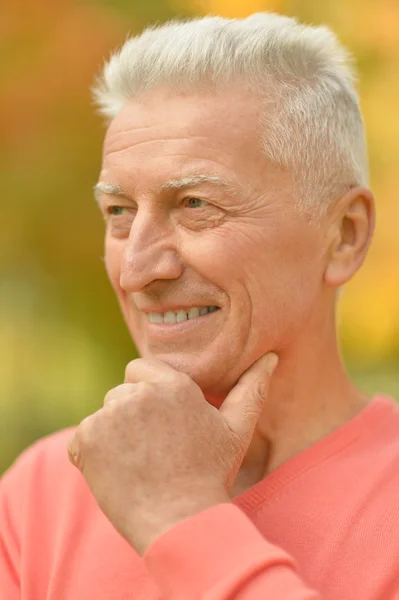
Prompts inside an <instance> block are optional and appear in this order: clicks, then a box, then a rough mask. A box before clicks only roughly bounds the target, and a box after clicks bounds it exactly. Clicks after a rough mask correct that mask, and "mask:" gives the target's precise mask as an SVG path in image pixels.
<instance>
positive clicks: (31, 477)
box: [0, 428, 84, 520]
mask: <svg viewBox="0 0 399 600" xmlns="http://www.w3.org/2000/svg"><path fill="white" fill-rule="evenodd" d="M73 431H74V428H68V429H64V430H62V431H59V432H57V433H54V434H52V435H49V436H47V437H45V438H42V439H40V440H38V441H37V442H35V443H34V444H32V446H30V447H29V448H27V449H26V450H25V451H24V452H22V454H20V456H19V457H18V458H17V459H16V461H15V462H14V464H13V465H11V467H10V468H9V469H8V470H7V471H6V473H5V474H4V475H3V477H2V478H1V480H0V511H2V510H3V511H4V510H5V509H7V510H8V512H9V513H10V514H11V515H12V514H13V515H14V516H15V518H16V519H18V520H19V519H20V518H21V516H22V515H23V514H26V512H27V511H29V510H30V509H31V508H32V507H33V506H40V507H41V509H42V510H43V509H45V507H46V506H48V505H51V504H52V503H54V501H56V500H57V498H60V497H62V496H63V495H65V494H66V495H69V494H70V493H71V491H72V490H74V491H75V493H76V491H77V490H79V489H82V488H83V485H82V484H83V481H84V480H83V477H82V475H81V473H80V472H79V471H78V470H77V469H76V468H75V467H73V465H71V463H70V462H69V460H68V453H67V443H68V439H69V437H70V436H71V435H72V433H73Z"/></svg>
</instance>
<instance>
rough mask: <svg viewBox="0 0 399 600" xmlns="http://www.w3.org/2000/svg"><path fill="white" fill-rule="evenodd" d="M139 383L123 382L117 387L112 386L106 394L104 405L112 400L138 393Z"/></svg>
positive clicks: (124, 398)
mask: <svg viewBox="0 0 399 600" xmlns="http://www.w3.org/2000/svg"><path fill="white" fill-rule="evenodd" d="M136 389H137V384H135V383H121V384H120V385H117V386H116V387H114V388H112V390H109V392H107V393H106V394H105V398H104V406H105V405H106V404H108V402H111V400H127V399H129V398H132V397H133V396H134V394H135V393H136Z"/></svg>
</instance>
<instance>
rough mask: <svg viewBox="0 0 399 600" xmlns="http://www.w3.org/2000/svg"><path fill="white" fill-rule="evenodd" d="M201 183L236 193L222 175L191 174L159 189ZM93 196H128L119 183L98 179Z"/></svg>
mask: <svg viewBox="0 0 399 600" xmlns="http://www.w3.org/2000/svg"><path fill="white" fill-rule="evenodd" d="M201 183H212V184H216V185H219V186H223V187H224V188H225V189H227V190H229V191H230V193H236V190H235V188H234V187H233V185H231V184H230V183H228V182H227V181H226V180H225V179H222V177H218V176H217V175H191V176H189V177H182V178H180V179H170V180H169V181H166V182H165V183H163V184H162V185H161V186H160V188H159V191H160V192H165V191H170V190H180V189H184V188H188V187H192V186H194V185H198V184H201ZM93 190H94V196H95V197H96V199H97V200H98V198H99V196H100V195H101V194H110V195H112V196H125V197H126V198H128V197H129V194H127V193H126V192H125V191H124V190H123V189H122V188H121V187H120V186H119V185H115V184H114V183H109V182H107V181H99V182H98V183H96V185H95V186H94V188H93Z"/></svg>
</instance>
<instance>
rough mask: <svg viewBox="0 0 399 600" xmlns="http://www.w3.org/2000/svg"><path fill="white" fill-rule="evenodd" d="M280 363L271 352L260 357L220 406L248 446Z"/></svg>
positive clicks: (230, 423) (230, 424) (232, 426)
mask: <svg viewBox="0 0 399 600" xmlns="http://www.w3.org/2000/svg"><path fill="white" fill-rule="evenodd" d="M277 363H278V357H277V355H276V354H274V353H272V352H270V353H269V354H266V355H264V356H262V357H261V358H259V359H258V360H257V361H256V362H255V363H254V364H253V365H252V366H251V367H250V368H249V369H247V370H246V371H245V373H243V375H241V377H240V379H239V380H238V382H237V384H236V385H235V386H234V388H233V389H232V390H231V392H230V393H229V394H228V396H227V398H226V399H225V400H224V402H223V404H222V406H221V407H220V409H219V413H221V414H222V415H223V417H224V418H225V419H226V420H227V422H228V424H229V427H230V429H231V430H232V431H234V432H235V433H236V434H237V435H238V436H239V437H240V439H241V440H242V441H243V445H245V446H246V448H245V450H246V449H247V447H248V446H249V444H250V441H251V439H252V435H253V432H254V429H255V426H256V423H257V422H258V420H259V417H260V414H261V412H262V409H263V405H264V401H265V398H266V396H267V392H268V389H269V383H270V379H271V376H272V374H273V371H274V369H275V368H276V366H277Z"/></svg>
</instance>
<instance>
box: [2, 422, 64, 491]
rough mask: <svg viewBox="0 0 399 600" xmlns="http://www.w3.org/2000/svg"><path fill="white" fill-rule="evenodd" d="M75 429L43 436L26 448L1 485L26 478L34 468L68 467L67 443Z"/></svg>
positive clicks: (36, 469)
mask: <svg viewBox="0 0 399 600" xmlns="http://www.w3.org/2000/svg"><path fill="white" fill-rule="evenodd" d="M73 431H74V428H73V427H70V428H68V429H63V430H61V431H58V432H57V433H53V434H51V435H48V436H46V437H44V438H41V439H40V440H38V441H37V442H35V443H34V444H32V445H31V446H29V447H28V448H27V449H26V450H24V451H23V452H22V453H21V454H20V455H19V456H18V458H17V459H16V460H15V462H14V463H13V464H12V465H11V467H10V468H9V469H8V470H7V471H6V472H5V474H4V475H3V477H2V479H1V483H0V485H1V487H3V486H4V485H9V484H11V482H14V481H15V480H20V479H21V478H22V480H24V479H25V478H26V476H27V475H28V474H29V473H30V472H31V471H32V470H34V471H35V472H37V471H38V470H39V471H42V470H43V469H46V470H47V469H50V470H51V469H54V468H56V469H57V470H59V469H62V470H63V469H65V468H66V467H67V463H68V462H69V461H68V457H67V443H68V439H69V438H70V436H71V435H72V433H73Z"/></svg>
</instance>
